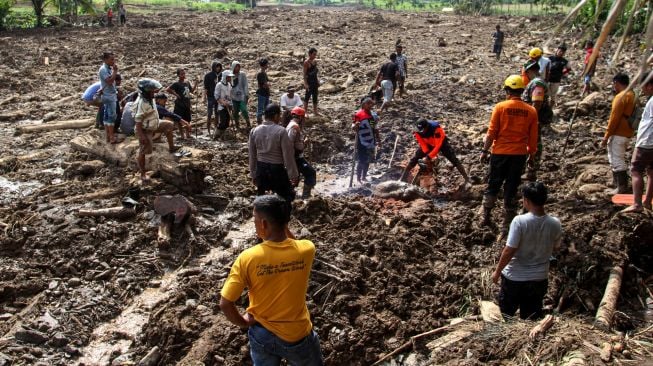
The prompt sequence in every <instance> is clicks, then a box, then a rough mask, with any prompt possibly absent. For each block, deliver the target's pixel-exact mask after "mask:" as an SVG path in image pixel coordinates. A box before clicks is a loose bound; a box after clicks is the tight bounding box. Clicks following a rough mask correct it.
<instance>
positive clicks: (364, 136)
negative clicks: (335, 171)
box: [352, 97, 381, 185]
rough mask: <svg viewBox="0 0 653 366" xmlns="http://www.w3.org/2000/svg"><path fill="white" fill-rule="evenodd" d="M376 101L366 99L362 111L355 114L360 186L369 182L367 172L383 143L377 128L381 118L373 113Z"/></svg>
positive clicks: (357, 177)
mask: <svg viewBox="0 0 653 366" xmlns="http://www.w3.org/2000/svg"><path fill="white" fill-rule="evenodd" d="M373 106H374V101H373V100H372V98H370V97H365V99H363V102H362V103H361V109H359V110H358V111H357V112H356V113H355V114H354V121H353V122H352V129H353V130H354V132H355V133H356V135H357V139H356V140H357V145H356V160H357V162H358V164H356V180H358V183H359V184H360V185H363V184H365V182H367V170H368V169H369V167H370V162H371V161H372V160H374V148H375V146H378V145H379V144H380V143H381V137H380V135H379V130H378V129H377V128H376V125H377V123H378V120H379V117H378V116H377V114H376V113H374V112H373V111H372V107H373Z"/></svg>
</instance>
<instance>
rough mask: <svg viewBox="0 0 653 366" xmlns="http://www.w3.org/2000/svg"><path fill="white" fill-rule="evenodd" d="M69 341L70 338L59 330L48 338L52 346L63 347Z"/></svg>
mask: <svg viewBox="0 0 653 366" xmlns="http://www.w3.org/2000/svg"><path fill="white" fill-rule="evenodd" d="M69 342H70V340H69V339H68V337H66V335H65V334H63V333H61V332H57V333H56V334H55V335H54V336H53V337H52V339H51V340H50V344H51V345H52V346H53V347H63V346H65V345H67V344H68V343H69Z"/></svg>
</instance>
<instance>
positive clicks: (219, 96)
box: [213, 70, 234, 140]
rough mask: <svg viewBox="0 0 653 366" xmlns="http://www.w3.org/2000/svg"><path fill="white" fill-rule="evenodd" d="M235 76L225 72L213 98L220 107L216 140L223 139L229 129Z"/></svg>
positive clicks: (229, 71) (228, 71) (214, 137)
mask: <svg viewBox="0 0 653 366" xmlns="http://www.w3.org/2000/svg"><path fill="white" fill-rule="evenodd" d="M233 76H234V74H232V73H231V70H224V71H223V72H222V76H221V78H220V81H219V82H218V83H217V84H216V85H215V92H214V94H213V97H214V98H215V103H216V104H217V105H218V113H217V116H218V119H219V122H218V125H217V126H216V128H215V135H214V136H213V139H214V140H218V139H223V138H224V132H225V131H226V130H227V128H229V120H230V118H231V117H230V112H229V111H230V110H231V106H232V101H231V78H232V77H233Z"/></svg>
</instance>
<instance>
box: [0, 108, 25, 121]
mask: <svg viewBox="0 0 653 366" xmlns="http://www.w3.org/2000/svg"><path fill="white" fill-rule="evenodd" d="M26 115H27V112H25V111H23V110H17V111H12V112H5V113H0V121H11V120H15V119H18V118H22V117H25V116H26Z"/></svg>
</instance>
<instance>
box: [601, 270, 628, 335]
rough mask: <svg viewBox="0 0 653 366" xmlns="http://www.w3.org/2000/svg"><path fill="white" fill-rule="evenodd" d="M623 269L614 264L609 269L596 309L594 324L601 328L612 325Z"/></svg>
mask: <svg viewBox="0 0 653 366" xmlns="http://www.w3.org/2000/svg"><path fill="white" fill-rule="evenodd" d="M623 274H624V270H623V267H621V266H615V267H614V268H612V270H611V271H610V277H609V278H608V284H607V285H605V292H604V293H603V298H602V299H601V303H600V304H599V310H597V311H596V317H595V319H594V325H595V326H596V327H599V328H602V329H609V328H610V326H611V325H612V317H613V316H614V312H615V310H616V308H617V299H618V298H619V291H620V290H621V279H622V278H623Z"/></svg>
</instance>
